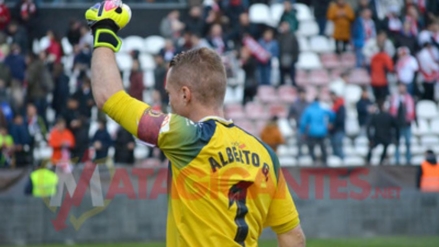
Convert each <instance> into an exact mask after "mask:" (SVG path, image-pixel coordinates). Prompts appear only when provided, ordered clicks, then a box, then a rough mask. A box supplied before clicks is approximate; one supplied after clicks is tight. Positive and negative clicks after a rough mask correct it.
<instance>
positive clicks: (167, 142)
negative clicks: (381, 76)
mask: <svg viewBox="0 0 439 247" xmlns="http://www.w3.org/2000/svg"><path fill="white" fill-rule="evenodd" d="M169 125H170V126H169V127H168V128H167V129H165V130H164V131H163V127H162V132H161V133H160V136H159V143H158V144H159V148H160V149H161V150H162V151H163V152H164V154H165V155H166V157H168V159H169V160H170V162H171V163H172V165H173V166H174V167H177V168H178V169H182V168H184V167H185V166H187V165H188V164H189V163H191V162H192V160H193V159H194V158H195V157H197V155H198V154H199V153H200V151H201V150H202V149H203V148H204V147H205V146H206V145H207V144H208V143H209V142H210V139H211V138H212V136H213V135H214V133H215V130H216V122H215V121H214V120H208V121H204V122H200V123H193V122H191V121H190V120H188V119H186V118H184V117H181V116H178V115H172V118H171V119H170V123H169Z"/></svg>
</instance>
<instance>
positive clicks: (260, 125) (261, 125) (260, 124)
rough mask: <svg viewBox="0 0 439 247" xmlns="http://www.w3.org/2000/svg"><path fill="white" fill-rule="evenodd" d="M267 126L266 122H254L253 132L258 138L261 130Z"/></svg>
mask: <svg viewBox="0 0 439 247" xmlns="http://www.w3.org/2000/svg"><path fill="white" fill-rule="evenodd" d="M266 125H267V121H266V120H260V121H256V124H255V132H256V133H258V134H257V135H258V136H260V135H261V132H262V130H263V129H264V127H265V126H266Z"/></svg>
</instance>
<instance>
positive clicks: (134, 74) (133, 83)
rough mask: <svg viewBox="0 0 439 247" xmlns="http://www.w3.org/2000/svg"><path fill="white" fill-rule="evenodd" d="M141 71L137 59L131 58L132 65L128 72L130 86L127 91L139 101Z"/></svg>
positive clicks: (141, 93)
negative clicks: (129, 72)
mask: <svg viewBox="0 0 439 247" xmlns="http://www.w3.org/2000/svg"><path fill="white" fill-rule="evenodd" d="M143 89H144V85H143V71H142V70H141V68H140V62H139V60H136V59H135V60H133V67H132V68H131V74H130V87H129V89H128V93H129V94H130V95H131V96H132V97H133V98H136V99H138V100H140V101H143Z"/></svg>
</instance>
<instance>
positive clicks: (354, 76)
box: [349, 69, 370, 85]
mask: <svg viewBox="0 0 439 247" xmlns="http://www.w3.org/2000/svg"><path fill="white" fill-rule="evenodd" d="M349 82H350V83H352V84H357V85H369V84H370V75H369V73H368V72H367V71H366V70H365V69H354V70H352V71H351V74H350V76H349Z"/></svg>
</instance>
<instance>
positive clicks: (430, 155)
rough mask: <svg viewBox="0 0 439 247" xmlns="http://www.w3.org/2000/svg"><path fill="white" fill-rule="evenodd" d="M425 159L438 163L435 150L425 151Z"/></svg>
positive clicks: (431, 162) (434, 163)
mask: <svg viewBox="0 0 439 247" xmlns="http://www.w3.org/2000/svg"><path fill="white" fill-rule="evenodd" d="M425 161H427V162H428V163H430V164H432V165H436V164H437V159H436V154H435V153H434V152H433V150H430V149H429V150H427V151H425Z"/></svg>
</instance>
